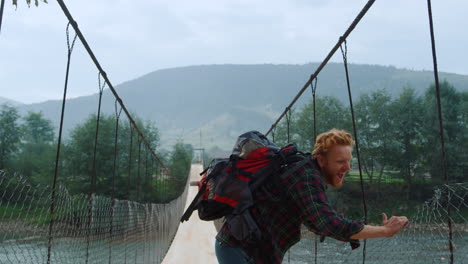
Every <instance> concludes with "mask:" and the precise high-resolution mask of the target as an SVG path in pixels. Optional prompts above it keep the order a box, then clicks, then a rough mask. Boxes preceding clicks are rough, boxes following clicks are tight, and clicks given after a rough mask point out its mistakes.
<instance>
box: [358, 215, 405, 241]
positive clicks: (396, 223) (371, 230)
mask: <svg viewBox="0 0 468 264" xmlns="http://www.w3.org/2000/svg"><path fill="white" fill-rule="evenodd" d="M408 224H409V222H408V218H406V217H405V216H392V217H390V219H388V220H387V215H386V214H385V213H383V214H382V226H372V225H365V226H364V228H363V229H362V230H361V231H360V232H359V233H357V234H354V235H352V236H351V239H366V238H378V237H392V236H394V235H395V234H397V233H398V232H400V230H401V229H403V228H404V227H405V226H407V225H408Z"/></svg>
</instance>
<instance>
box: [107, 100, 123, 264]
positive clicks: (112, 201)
mask: <svg viewBox="0 0 468 264" xmlns="http://www.w3.org/2000/svg"><path fill="white" fill-rule="evenodd" d="M117 109H118V107H117V100H115V134H114V165H113V173H112V196H111V203H112V204H111V215H110V225H109V236H110V239H109V241H111V243H109V264H111V263H112V239H113V231H114V230H113V225H114V213H115V202H116V201H115V177H116V176H117V175H116V174H117V156H118V138H119V119H120V114H121V113H122V108H120V111H119V110H117Z"/></svg>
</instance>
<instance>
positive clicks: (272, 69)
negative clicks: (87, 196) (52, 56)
mask: <svg viewBox="0 0 468 264" xmlns="http://www.w3.org/2000/svg"><path fill="white" fill-rule="evenodd" d="M318 65H319V64H317V63H310V64H305V65H272V64H263V65H204V66H189V67H181V68H172V69H164V70H158V71H155V72H152V73H149V74H146V75H144V76H142V77H140V78H137V79H135V80H131V81H127V82H124V83H122V84H120V85H117V86H116V87H115V89H116V90H117V92H118V93H119V96H120V97H121V98H122V100H123V102H124V104H125V105H126V107H127V108H128V109H129V110H130V111H131V112H133V113H136V114H137V115H138V116H139V117H141V118H142V119H144V120H151V121H154V123H155V125H156V126H157V127H158V128H159V129H160V132H161V138H162V141H163V144H164V146H166V147H167V146H169V145H171V144H173V143H174V142H175V141H176V140H177V139H179V138H181V139H183V140H184V142H186V143H191V144H193V145H194V146H195V147H199V146H200V131H201V140H202V144H203V146H204V147H211V146H215V145H217V146H219V147H221V148H222V149H227V150H229V149H231V148H232V146H233V145H234V141H235V139H236V137H237V135H239V134H241V133H242V132H245V131H247V130H253V129H255V130H259V131H262V132H266V131H267V130H268V129H269V128H270V126H271V125H272V123H273V122H274V120H276V118H277V117H278V116H279V114H280V113H281V112H282V111H283V110H284V109H285V107H286V106H287V105H288V104H289V103H290V102H291V100H292V99H293V98H294V97H295V95H296V94H297V93H298V92H299V90H300V89H301V88H302V87H303V85H304V84H305V83H306V81H307V80H308V78H309V76H310V75H311V74H312V73H313V72H314V71H315V69H316V68H317V67H318ZM349 72H350V79H351V86H352V90H353V97H355V98H357V97H358V96H359V95H360V94H362V93H366V92H369V91H374V90H377V89H382V88H383V89H387V90H388V91H389V92H390V94H391V95H393V96H397V95H398V94H399V93H400V91H401V90H402V89H403V87H405V86H410V87H413V88H414V89H416V90H417V91H418V92H419V93H422V92H423V91H424V90H425V89H427V87H429V86H430V85H431V83H433V80H434V77H433V73H432V72H429V71H412V70H406V69H397V68H395V67H389V66H377V65H358V64H351V65H349ZM440 79H441V80H444V79H446V80H448V81H449V82H450V83H451V84H452V85H454V86H455V87H456V88H457V89H459V90H468V76H464V75H457V74H450V73H440ZM323 95H333V96H335V97H337V98H339V99H340V100H342V101H343V102H347V100H348V99H347V96H348V95H347V88H346V80H345V75H344V67H343V64H341V63H330V64H328V65H327V66H326V67H325V68H324V69H323V70H322V72H321V73H320V75H319V76H318V86H317V96H323ZM310 98H311V91H310V89H309V90H308V91H306V93H305V94H304V95H303V96H302V97H301V99H300V100H299V101H298V106H297V107H300V105H303V104H304V103H305V102H306V101H308V100H310ZM97 102H98V96H97V94H95V95H90V96H83V97H79V98H75V99H70V100H68V101H67V104H66V113H65V116H66V119H65V123H64V126H65V133H69V131H70V130H71V129H72V128H73V127H75V126H76V125H77V124H78V123H81V122H83V120H84V119H86V118H87V117H88V116H89V115H90V114H91V113H95V112H96V111H97ZM114 102H115V100H114V98H113V96H112V95H111V92H110V91H108V90H105V91H104V95H103V105H102V111H103V112H105V113H108V114H114V113H115V110H114V109H115V108H114ZM60 109H61V102H60V101H47V102H43V103H38V104H31V105H24V106H21V107H20V110H21V112H23V113H24V112H26V111H42V112H43V113H44V115H45V117H46V118H49V119H51V120H53V121H54V122H55V124H58V120H59V116H60ZM57 126H58V125H57Z"/></svg>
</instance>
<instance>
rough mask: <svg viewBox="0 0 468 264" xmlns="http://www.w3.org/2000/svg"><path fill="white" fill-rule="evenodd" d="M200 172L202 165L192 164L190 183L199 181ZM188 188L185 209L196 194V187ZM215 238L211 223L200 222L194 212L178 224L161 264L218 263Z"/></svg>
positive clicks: (214, 230)
mask: <svg viewBox="0 0 468 264" xmlns="http://www.w3.org/2000/svg"><path fill="white" fill-rule="evenodd" d="M202 170H203V167H202V165H198V164H192V167H191V169H190V181H198V180H200V179H201V177H200V172H201V171H202ZM188 188H189V190H188V195H187V203H186V205H185V208H187V207H188V205H189V204H190V202H191V201H192V200H193V198H194V197H195V195H196V194H197V192H198V187H197V186H189V187H188ZM215 237H216V229H215V226H214V224H213V222H206V221H202V220H200V218H198V213H197V212H196V211H195V212H194V213H193V214H192V216H191V217H190V220H189V221H186V222H184V223H181V224H180V226H179V229H178V230H177V233H176V236H175V239H174V241H173V242H172V245H171V247H170V248H169V251H168V252H167V254H166V257H165V258H164V260H163V262H162V263H163V264H186V263H194V264H197V263H203V264H217V263H218V262H217V260H216V255H215V251H214V243H215Z"/></svg>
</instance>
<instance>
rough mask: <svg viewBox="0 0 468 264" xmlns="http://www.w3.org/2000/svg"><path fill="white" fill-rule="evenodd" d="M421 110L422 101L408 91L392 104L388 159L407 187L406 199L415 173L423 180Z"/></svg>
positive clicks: (404, 90) (422, 121) (413, 91)
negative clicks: (391, 141)
mask: <svg viewBox="0 0 468 264" xmlns="http://www.w3.org/2000/svg"><path fill="white" fill-rule="evenodd" d="M423 110H424V109H423V102H422V99H421V98H420V97H418V96H417V95H416V93H415V90H414V89H412V88H409V87H406V88H404V89H403V91H402V93H401V94H400V96H399V98H398V99H397V100H395V102H393V104H392V115H393V117H394V118H393V120H394V123H393V135H394V136H393V138H394V144H395V149H394V151H393V155H392V156H390V157H389V158H390V162H391V163H392V165H393V166H394V167H395V168H397V169H398V170H399V171H400V175H401V176H402V178H403V179H405V181H406V183H407V185H408V188H407V191H408V192H407V194H408V198H409V196H410V195H411V193H412V179H413V178H414V177H415V176H416V175H417V173H418V172H419V174H420V175H421V176H423V169H422V167H421V159H422V156H423V155H422V142H423V131H422V127H423V124H424V120H423V114H422V113H423Z"/></svg>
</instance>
